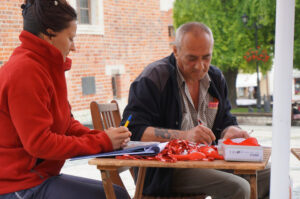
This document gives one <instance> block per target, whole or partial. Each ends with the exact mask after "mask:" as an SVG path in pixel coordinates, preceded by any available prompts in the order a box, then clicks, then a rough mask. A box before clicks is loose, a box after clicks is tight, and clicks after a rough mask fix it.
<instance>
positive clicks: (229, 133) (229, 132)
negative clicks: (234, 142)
mask: <svg viewBox="0 0 300 199" xmlns="http://www.w3.org/2000/svg"><path fill="white" fill-rule="evenodd" d="M249 137H250V136H249V134H248V133H247V131H245V130H242V129H240V128H238V127H236V126H229V127H228V128H227V129H226V130H225V133H224V137H223V139H224V140H225V139H233V138H246V139H247V138H249Z"/></svg>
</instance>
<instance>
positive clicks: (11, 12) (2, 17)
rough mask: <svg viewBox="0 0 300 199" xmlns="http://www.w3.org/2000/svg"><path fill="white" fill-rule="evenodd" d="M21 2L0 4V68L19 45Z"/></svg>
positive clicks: (13, 0)
mask: <svg viewBox="0 0 300 199" xmlns="http://www.w3.org/2000/svg"><path fill="white" fill-rule="evenodd" d="M22 2H23V1H22V0H10V1H1V3H0V67H1V66H2V65H3V64H4V63H6V62H7V60H8V58H9V56H10V55H11V53H12V51H13V50H14V48H15V47H16V46H18V45H19V44H20V42H19V34H20V32H21V30H22V28H23V25H22V15H21V8H20V6H21V4H22Z"/></svg>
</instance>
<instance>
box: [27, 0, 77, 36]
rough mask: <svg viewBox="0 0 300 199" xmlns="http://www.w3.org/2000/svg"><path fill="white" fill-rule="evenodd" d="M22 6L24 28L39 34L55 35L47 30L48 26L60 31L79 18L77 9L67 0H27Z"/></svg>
mask: <svg viewBox="0 0 300 199" xmlns="http://www.w3.org/2000/svg"><path fill="white" fill-rule="evenodd" d="M21 8H22V10H23V11H22V15H23V20H24V21H23V25H24V26H23V29H24V30H26V31H28V32H30V33H32V34H34V35H37V36H38V35H39V34H40V33H43V34H45V35H48V36H50V37H55V35H54V34H50V33H48V32H47V29H48V28H50V29H52V30H53V31H54V32H60V31H62V30H63V29H66V28H68V27H69V22H71V21H73V20H76V19H77V14H76V12H75V10H74V9H73V8H72V7H71V6H70V5H69V3H68V2H67V1H66V0H25V3H24V4H22V6H21Z"/></svg>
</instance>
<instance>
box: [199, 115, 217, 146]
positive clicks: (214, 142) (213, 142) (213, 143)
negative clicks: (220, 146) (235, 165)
mask: <svg viewBox="0 0 300 199" xmlns="http://www.w3.org/2000/svg"><path fill="white" fill-rule="evenodd" d="M198 125H200V126H204V125H203V123H202V122H201V120H200V119H199V120H198ZM211 145H217V144H216V141H215V140H213V141H212V143H211Z"/></svg>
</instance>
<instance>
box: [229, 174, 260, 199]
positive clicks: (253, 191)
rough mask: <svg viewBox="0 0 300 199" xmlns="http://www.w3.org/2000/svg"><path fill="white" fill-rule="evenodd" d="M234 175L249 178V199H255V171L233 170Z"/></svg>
mask: <svg viewBox="0 0 300 199" xmlns="http://www.w3.org/2000/svg"><path fill="white" fill-rule="evenodd" d="M234 173H235V174H243V175H244V174H246V175H249V177H250V182H249V183H250V189H251V196H250V198H251V199H257V179H256V177H257V172H256V171H255V170H234Z"/></svg>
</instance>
